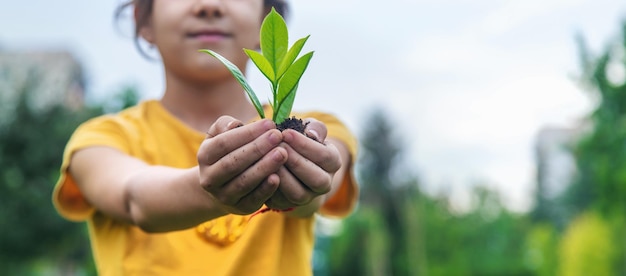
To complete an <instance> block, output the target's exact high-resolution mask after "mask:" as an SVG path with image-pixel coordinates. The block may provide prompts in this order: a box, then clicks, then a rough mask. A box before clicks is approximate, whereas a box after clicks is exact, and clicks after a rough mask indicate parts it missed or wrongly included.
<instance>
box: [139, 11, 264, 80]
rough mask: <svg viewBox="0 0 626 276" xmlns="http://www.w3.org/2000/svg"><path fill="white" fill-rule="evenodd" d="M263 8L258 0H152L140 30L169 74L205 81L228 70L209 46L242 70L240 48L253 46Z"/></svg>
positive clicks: (243, 67)
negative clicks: (212, 55)
mask: <svg viewBox="0 0 626 276" xmlns="http://www.w3.org/2000/svg"><path fill="white" fill-rule="evenodd" d="M263 11H264V7H263V1H262V0H154V3H153V8H152V15H151V17H150V19H149V20H148V22H147V24H146V25H145V26H143V27H141V28H140V35H141V36H142V37H143V38H144V39H145V40H146V41H148V42H150V43H151V44H153V45H154V46H156V48H157V49H158V50H159V52H160V54H161V58H162V59H163V63H164V66H165V69H166V72H167V73H168V74H176V75H178V76H179V77H183V78H193V79H196V78H197V79H198V80H206V79H207V78H210V77H218V76H223V75H228V74H230V73H229V72H228V71H227V70H226V68H225V67H224V65H222V64H221V63H219V61H217V60H216V59H214V58H213V57H211V56H209V55H207V54H205V53H200V52H198V50H199V49H211V50H214V51H216V52H218V53H219V54H221V55H223V56H224V57H226V58H227V59H229V60H230V61H231V62H233V63H234V64H235V65H237V66H238V67H239V68H240V69H242V70H244V69H245V65H246V62H247V60H248V58H247V56H246V55H245V53H244V52H243V48H248V49H255V48H256V47H258V43H259V30H260V27H261V21H262V14H263Z"/></svg>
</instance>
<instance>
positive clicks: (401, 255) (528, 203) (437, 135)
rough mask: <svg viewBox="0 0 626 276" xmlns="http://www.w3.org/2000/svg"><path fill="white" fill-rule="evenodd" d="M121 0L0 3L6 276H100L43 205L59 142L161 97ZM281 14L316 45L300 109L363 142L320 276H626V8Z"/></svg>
mask: <svg viewBox="0 0 626 276" xmlns="http://www.w3.org/2000/svg"><path fill="white" fill-rule="evenodd" d="M119 3H120V2H119V1H115V0H106V1H97V2H94V1H78V0H59V1H35V2H34V3H33V2H20V1H13V2H10V3H5V4H4V5H2V8H0V274H3V275H93V274H94V268H93V263H92V260H91V255H90V251H89V245H88V240H87V237H86V229H85V226H84V225H83V224H76V223H70V222H66V221H63V220H62V219H61V218H60V217H59V216H58V215H57V214H56V213H55V211H54V209H53V207H52V205H51V202H50V196H51V192H52V187H53V185H54V183H55V181H56V178H57V177H58V169H59V167H60V162H61V154H62V151H63V147H64V145H65V143H66V142H67V139H68V138H69V135H70V134H71V133H72V131H73V130H74V128H75V127H76V126H77V125H78V124H79V123H81V122H83V121H84V120H86V119H88V118H90V117H93V116H97V115H99V114H104V113H110V112H116V111H118V110H121V109H122V108H125V107H127V106H130V105H132V104H134V103H136V102H137V101H140V100H143V99H149V98H158V97H159V96H160V95H161V93H162V89H163V82H162V76H161V75H162V68H161V67H160V65H159V63H158V61H153V60H150V59H145V58H143V57H142V56H141V55H140V54H139V52H138V51H137V50H136V48H135V46H134V44H133V40H132V30H131V28H132V27H131V24H130V23H131V21H130V18H129V17H128V16H126V17H123V18H122V19H121V20H120V21H115V20H114V18H113V12H114V9H115V7H116V6H117V5H118V4H119ZM290 7H291V13H290V15H289V16H288V18H287V19H288V24H289V26H290V34H291V36H292V37H291V38H293V39H297V38H300V37H303V36H305V35H308V34H310V35H311V37H310V39H309V41H308V42H307V46H306V48H307V49H308V50H314V51H316V54H315V57H314V58H313V60H312V62H311V65H310V67H309V69H308V70H307V73H306V74H305V75H304V77H303V80H302V85H301V86H300V89H299V92H298V93H299V95H298V98H297V100H296V102H295V109H297V110H309V109H321V110H324V111H329V112H332V113H334V114H336V115H337V116H339V117H340V118H341V119H343V120H344V121H345V123H346V124H347V125H348V126H349V127H350V128H351V129H352V130H353V131H354V133H355V134H356V135H357V136H358V137H359V139H360V153H359V156H358V165H357V167H356V171H355V173H356V176H357V178H358V179H359V182H360V185H361V189H362V192H361V199H360V203H359V206H358V207H357V209H356V211H355V213H354V214H353V215H352V216H350V217H349V218H348V219H345V220H343V221H341V222H339V221H334V220H329V219H320V222H319V223H318V225H317V247H316V251H315V258H314V260H313V263H314V268H315V274H316V275H626V235H624V234H623V233H626V220H625V218H626V84H625V83H626V3H624V2H623V1H618V0H610V1H609V0H594V1H591V0H543V1H539V0H528V1H496V0H480V1H463V0H456V1H449V0H443V1H421V0H413V1H411V0H388V1H384V2H374V1H371V0H361V1H353V0H345V1H330V0H318V1H290ZM305 50H306V49H305ZM148 53H149V54H150V55H152V56H154V57H157V55H156V53H154V52H150V51H149V50H148ZM249 78H250V79H251V81H252V83H253V87H254V88H255V90H256V91H257V93H260V94H261V96H260V98H261V99H265V98H268V97H267V96H263V93H268V94H267V95H268V96H269V91H266V90H268V89H266V84H265V80H264V79H263V77H262V76H261V75H260V74H258V73H257V72H255V71H251V72H249Z"/></svg>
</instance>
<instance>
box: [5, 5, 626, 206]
mask: <svg viewBox="0 0 626 276" xmlns="http://www.w3.org/2000/svg"><path fill="white" fill-rule="evenodd" d="M118 3H119V1H113V0H102V1H83V0H57V1H43V0H35V1H10V2H9V3H5V4H4V5H2V8H1V9H0V50H3V51H30V50H35V51H40V50H43V51H57V50H62V51H70V52H71V53H73V54H74V55H75V56H76V58H77V59H78V60H79V61H80V62H81V63H82V64H83V66H84V69H85V71H86V74H87V81H88V87H87V93H89V98H90V99H92V100H98V99H102V98H104V97H105V96H106V95H110V94H112V93H115V92H117V91H119V90H120V89H122V88H123V87H125V86H128V85H134V86H136V87H137V88H138V89H139V90H140V92H141V93H142V95H143V97H144V98H158V97H159V96H160V95H161V93H162V90H163V81H162V79H163V78H162V68H161V66H160V65H159V63H158V61H150V60H146V59H145V58H143V57H142V56H141V55H140V54H139V53H138V52H137V50H136V49H135V47H134V44H133V41H132V38H131V33H132V32H131V31H130V27H129V26H130V25H128V22H127V21H122V23H121V24H118V25H115V24H114V21H113V12H114V9H115V7H116V5H117V4H118ZM290 7H291V14H290V16H289V17H288V24H289V28H290V36H291V38H292V39H297V38H300V37H304V36H306V35H311V37H310V38H309V40H308V42H307V44H306V46H305V51H306V50H309V51H310V50H314V51H315V56H314V57H313V60H312V61H311V64H310V65H309V68H308V69H307V72H306V73H305V75H304V77H303V79H302V81H301V84H300V86H299V90H298V98H297V99H296V102H295V107H294V108H295V109H297V110H310V109H317V110H324V111H328V112H331V113H333V114H335V115H337V116H338V117H339V118H341V119H342V120H343V121H344V122H345V123H346V124H347V125H348V127H349V128H350V129H351V130H352V131H353V132H354V133H355V134H357V135H359V134H360V133H361V132H362V130H363V129H364V128H365V127H367V124H368V122H367V118H368V114H369V113H370V112H371V110H373V109H375V108H382V109H383V110H385V111H386V112H387V114H388V115H389V118H390V120H391V121H392V122H393V124H394V125H398V126H400V125H401V126H402V127H398V128H397V129H396V134H397V135H398V137H399V139H400V140H401V142H402V143H403V146H404V151H403V153H404V156H405V158H406V159H405V160H404V161H405V163H404V166H405V167H407V168H409V169H410V170H411V171H412V173H413V174H415V175H417V176H418V177H419V178H420V181H421V182H422V185H424V188H425V189H426V190H427V191H430V192H433V193H440V192H450V193H451V194H452V196H453V201H454V202H457V203H458V205H459V206H462V205H463V204H464V202H465V203H467V202H468V200H469V198H468V193H467V191H468V190H469V189H470V188H471V186H472V185H476V184H477V183H480V184H484V185H487V186H489V187H491V188H493V189H495V190H496V191H497V192H498V193H500V195H501V196H502V198H503V201H504V202H505V203H506V204H507V206H508V207H510V208H511V209H513V210H516V211H526V210H528V209H529V208H530V207H531V206H532V193H533V191H534V190H533V189H534V185H535V184H534V183H535V181H534V179H535V161H534V155H533V147H534V143H535V139H536V135H537V133H538V131H539V130H540V129H542V128H544V127H547V126H553V127H572V126H575V125H576V123H577V122H578V121H579V120H580V119H581V118H582V117H584V116H585V115H587V114H588V112H589V111H590V109H591V108H593V101H592V97H591V94H590V93H589V92H587V91H585V90H584V89H583V87H582V86H581V85H580V82H579V78H578V77H579V74H580V65H579V58H578V54H579V53H578V49H577V44H576V41H575V37H576V35H578V34H580V35H582V36H583V37H584V38H585V40H586V41H587V44H588V46H589V48H590V49H591V51H592V53H599V52H601V51H603V50H604V49H605V48H606V47H608V46H609V44H608V43H609V42H610V41H614V40H615V38H616V37H617V36H618V35H619V32H620V26H621V22H623V21H624V20H626V2H624V1H620V0H525V1H501V0H499V1H498V0H454V1H452V0H386V1H382V2H381V1H376V2H375V1H372V0H358V1H357V0H343V1H336V0H332V1H331V0H315V1H313V0H298V1H295V0H291V1H290ZM116 26H117V27H116ZM615 75H616V76H617V77H616V78H618V79H620V78H621V79H623V78H624V75H625V73H624V70H623V68H621V69H620V68H617V69H616V73H615ZM249 78H250V80H251V82H252V86H253V87H254V88H255V90H256V91H257V93H258V94H260V98H261V99H266V98H268V95H269V91H267V94H265V95H264V91H265V90H267V88H266V87H267V84H266V82H265V80H264V79H263V78H262V76H261V75H260V74H258V73H257V72H255V71H250V72H249Z"/></svg>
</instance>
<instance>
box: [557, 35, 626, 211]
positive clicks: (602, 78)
mask: <svg viewBox="0 0 626 276" xmlns="http://www.w3.org/2000/svg"><path fill="white" fill-rule="evenodd" d="M622 38H624V39H622V40H617V41H615V43H613V44H611V45H610V46H609V47H607V49H606V50H605V51H604V53H602V54H601V55H600V56H599V57H597V58H593V57H592V55H591V54H590V53H589V50H587V48H586V46H585V44H584V41H583V40H582V39H580V40H579V41H580V43H579V45H580V51H581V59H582V64H583V81H584V82H585V84H586V85H587V86H588V87H589V88H590V89H589V90H590V91H591V92H592V93H593V96H594V98H595V99H597V102H598V104H597V105H596V107H595V109H594V110H593V112H592V114H591V115H590V116H589V120H590V124H591V128H590V131H589V132H587V133H586V134H585V136H583V138H582V139H581V141H580V143H579V144H578V145H577V147H576V148H575V151H574V153H575V157H576V160H577V165H578V169H579V178H578V180H577V181H576V182H575V183H574V184H573V185H572V187H571V188H570V189H569V191H568V194H567V199H568V203H569V204H570V206H572V208H573V209H575V211H576V212H575V213H573V214H572V217H573V216H575V215H576V214H577V213H580V212H582V211H583V210H585V209H586V208H587V207H592V208H599V209H600V210H601V212H602V213H604V214H608V213H612V212H619V213H621V214H623V213H624V210H626V144H625V143H624V141H625V140H626V83H624V81H623V80H621V81H618V82H615V81H614V80H612V79H611V77H610V75H609V71H610V68H609V67H610V66H620V67H622V68H626V58H624V57H623V56H621V55H620V54H619V51H618V50H617V49H621V51H625V50H626V23H625V24H624V28H623V33H622Z"/></svg>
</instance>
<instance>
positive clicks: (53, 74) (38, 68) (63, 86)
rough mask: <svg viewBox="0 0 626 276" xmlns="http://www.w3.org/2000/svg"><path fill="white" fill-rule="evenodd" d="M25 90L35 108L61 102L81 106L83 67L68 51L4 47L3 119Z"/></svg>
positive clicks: (0, 63)
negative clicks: (5, 48) (14, 49)
mask: <svg viewBox="0 0 626 276" xmlns="http://www.w3.org/2000/svg"><path fill="white" fill-rule="evenodd" d="M22 94H27V97H28V104H29V105H30V106H31V107H32V108H33V109H34V110H46V109H47V108H50V107H52V106H55V105H60V104H61V105H65V106H67V107H70V108H72V109H78V108H81V107H82V106H83V104H84V94H85V77H84V74H83V69H82V67H81V65H80V63H79V62H78V61H77V59H76V58H75V57H74V56H73V55H71V54H70V53H69V52H65V51H57V52H44V51H41V52H34V51H24V52H21V51H1V50H0V123H1V122H2V121H6V118H8V117H10V115H11V111H12V110H14V108H15V103H16V100H17V99H19V96H20V95H22ZM3 118H4V120H3Z"/></svg>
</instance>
